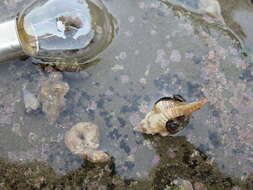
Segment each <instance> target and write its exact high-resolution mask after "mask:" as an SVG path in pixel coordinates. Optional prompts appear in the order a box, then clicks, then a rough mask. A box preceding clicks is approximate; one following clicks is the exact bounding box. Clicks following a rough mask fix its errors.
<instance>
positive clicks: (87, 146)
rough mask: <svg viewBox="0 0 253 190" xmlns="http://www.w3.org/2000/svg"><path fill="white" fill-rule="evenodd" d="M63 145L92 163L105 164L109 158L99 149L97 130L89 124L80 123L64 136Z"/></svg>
mask: <svg viewBox="0 0 253 190" xmlns="http://www.w3.org/2000/svg"><path fill="white" fill-rule="evenodd" d="M65 144H66V146H67V147H68V148H69V150H70V151H71V152H72V153H74V154H77V155H79V156H81V157H83V158H85V159H87V160H89V161H91V162H93V163H98V162H107V161H109V160H110V157H109V156H108V155H107V154H106V153H105V152H103V151H101V150H97V148H98V147H99V129H98V127H97V126H96V125H95V124H93V123H89V122H81V123H78V124H76V125H75V126H74V127H72V128H71V129H70V130H69V131H68V132H67V133H66V134H65Z"/></svg>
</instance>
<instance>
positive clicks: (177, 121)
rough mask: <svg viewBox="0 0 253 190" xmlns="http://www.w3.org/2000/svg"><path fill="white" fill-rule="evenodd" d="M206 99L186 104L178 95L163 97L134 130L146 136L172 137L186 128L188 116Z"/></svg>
mask: <svg viewBox="0 0 253 190" xmlns="http://www.w3.org/2000/svg"><path fill="white" fill-rule="evenodd" d="M207 101H208V100H207V99H206V98H205V99H203V100H200V101H196V102H192V103H186V102H185V100H184V98H183V97H182V96H180V95H173V97H163V98H161V99H159V100H158V101H157V102H155V104H154V106H153V108H152V110H151V111H150V112H149V113H148V114H147V115H146V117H145V118H144V119H143V120H142V121H141V122H140V124H139V125H137V126H136V127H135V128H134V129H135V130H136V131H139V132H142V133H146V134H152V135H154V134H160V135H162V136H167V135H169V134H170V135H173V134H176V133H177V132H179V131H180V130H182V129H183V128H185V127H186V125H187V124H188V123H189V119H190V115H191V114H192V113H193V112H194V111H196V110H198V109H200V108H201V107H203V106H204V105H205V104H206V103H207Z"/></svg>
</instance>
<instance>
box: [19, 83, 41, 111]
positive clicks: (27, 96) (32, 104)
mask: <svg viewBox="0 0 253 190" xmlns="http://www.w3.org/2000/svg"><path fill="white" fill-rule="evenodd" d="M22 91H23V98H24V104H25V109H26V112H30V111H32V110H37V109H38V108H39V106H40V103H39V101H38V99H37V98H36V97H35V95H34V94H32V93H31V92H30V91H28V90H27V89H26V88H25V87H23V89H22Z"/></svg>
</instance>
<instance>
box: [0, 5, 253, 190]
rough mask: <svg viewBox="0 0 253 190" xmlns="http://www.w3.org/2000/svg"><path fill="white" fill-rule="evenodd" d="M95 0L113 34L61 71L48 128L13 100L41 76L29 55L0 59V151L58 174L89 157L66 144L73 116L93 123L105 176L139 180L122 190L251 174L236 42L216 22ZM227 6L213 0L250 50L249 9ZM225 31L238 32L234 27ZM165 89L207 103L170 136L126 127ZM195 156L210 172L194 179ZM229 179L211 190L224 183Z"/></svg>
mask: <svg viewBox="0 0 253 190" xmlns="http://www.w3.org/2000/svg"><path fill="white" fill-rule="evenodd" d="M27 1H28V0H27ZM27 1H26V2H27ZM6 2H7V3H6ZM104 2H105V4H106V6H107V8H108V9H109V10H110V12H111V13H112V14H113V16H114V17H115V18H116V19H117V21H118V24H119V32H118V35H117V36H116V37H115V39H114V40H113V42H112V44H111V45H110V46H109V47H108V48H107V49H106V50H105V51H104V52H103V53H102V54H100V55H99V56H98V57H99V58H101V61H100V62H99V63H97V64H95V65H92V66H91V67H88V68H87V69H86V70H83V71H81V72H76V73H74V72H65V73H63V80H64V81H66V82H68V83H69V86H70V91H69V92H68V94H67V95H66V99H67V105H66V109H65V111H64V112H63V113H61V115H60V118H58V120H57V122H56V123H55V124H53V125H50V124H49V122H48V121H47V119H46V117H45V115H44V114H43V113H42V111H41V109H39V110H37V111H35V112H31V113H26V112H25V107H24V103H23V97H22V88H23V86H24V85H26V87H27V89H28V90H30V91H31V92H32V93H34V94H36V93H38V90H39V89H38V88H39V84H41V81H42V80H43V79H45V78H47V76H48V73H47V72H46V71H43V70H42V69H41V68H40V67H39V66H36V65H33V64H32V60H31V59H27V60H24V61H13V62H9V63H5V64H2V65H0V68H1V69H0V73H1V74H0V76H1V80H0V84H1V88H0V104H1V106H0V109H1V114H0V152H1V157H2V158H5V159H7V160H9V161H11V162H13V161H18V162H20V163H29V162H32V161H34V160H38V161H41V162H45V163H46V164H47V165H48V166H50V167H52V168H53V169H54V171H55V172H56V173H57V174H64V175H65V174H67V173H68V172H70V171H73V170H74V169H77V168H79V167H80V166H81V164H83V163H84V165H85V164H88V163H87V162H86V161H83V160H82V159H81V158H79V157H78V156H75V155H73V154H72V153H71V152H70V151H69V150H68V149H67V148H66V147H65V145H64V140H63V139H64V134H65V132H66V131H67V130H69V129H70V128H71V127H72V126H73V125H74V124H76V123H78V122H81V121H91V122H94V123H95V124H97V125H98V126H99V128H100V131H101V149H102V150H104V151H106V152H108V153H109V154H110V155H111V156H112V157H113V158H114V164H115V173H114V174H115V175H117V176H119V177H120V178H124V179H128V180H130V179H131V180H136V181H138V182H140V184H139V185H140V186H138V183H137V185H136V187H134V185H133V187H130V186H129V187H128V189H135V188H137V189H141V188H143V189H144V188H145V187H146V186H145V182H146V181H148V183H151V185H153V186H154V189H165V187H166V185H168V188H169V185H170V184H169V181H170V182H171V181H172V182H173V180H174V179H178V178H180V179H185V180H188V181H190V182H191V183H195V182H201V183H203V184H205V185H206V186H207V187H208V189H209V188H210V189H212V188H213V189H215V187H214V186H215V183H216V184H218V185H219V184H223V182H220V181H219V179H220V180H221V179H223V178H224V179H226V177H227V176H229V177H231V178H232V179H233V180H235V178H239V179H240V180H242V181H244V180H245V179H246V178H247V176H249V174H250V173H252V172H253V160H252V156H253V155H252V151H253V142H252V138H251V136H252V134H253V118H252V113H253V87H252V83H253V70H252V69H253V67H252V64H251V59H250V56H246V57H245V56H244V55H242V53H241V50H240V49H239V48H238V47H240V46H239V45H238V40H236V39H235V38H234V36H231V35H230V32H228V31H227V30H224V28H222V27H221V26H220V25H215V24H210V23H208V22H206V20H203V19H202V18H201V16H196V15H193V14H192V13H189V12H185V11H184V10H183V9H182V10H181V9H180V8H179V7H177V8H174V7H173V6H170V5H168V4H164V3H161V2H160V1H157V0H146V1H141V0H139V1H135V0H128V1H116V0H107V1H104ZM179 2H180V1H179ZM236 2H240V3H237V4H235V5H234V6H235V7H238V9H236V8H235V9H234V8H233V9H232V8H230V7H229V6H228V8H226V6H227V5H226V3H225V1H221V2H220V5H221V8H222V10H225V13H226V14H225V15H224V20H225V22H226V23H227V25H228V26H229V27H230V28H231V29H232V30H233V23H234V22H235V21H236V18H237V19H239V20H243V21H242V22H240V23H239V24H240V25H241V31H243V32H244V33H245V34H246V35H245V37H242V40H243V41H244V42H245V45H246V46H247V47H248V48H249V49H250V48H251V46H250V44H252V43H250V34H251V33H252V32H253V30H251V28H250V27H251V26H250V25H249V24H247V23H249V22H250V21H251V20H250V17H249V16H248V14H250V13H248V7H249V6H246V7H245V8H243V7H244V4H245V3H246V1H236ZM4 3H6V4H4ZM21 3H22V2H21ZM248 3H249V2H248ZM191 6H192V5H191ZM3 7H5V8H6V7H8V8H7V9H3ZM15 7H16V6H15V3H13V1H3V2H1V12H2V11H3V13H6V15H7V12H9V11H10V10H12V11H13V12H15ZM19 7H22V6H21V5H18V8H19ZM122 7H124V9H123V8H122ZM239 7H240V8H239ZM237 10H238V11H237ZM231 12H234V13H233V14H232V13H231ZM230 13H231V14H230ZM6 15H4V14H3V18H2V19H1V20H5V18H7V17H8V16H6ZM230 15H233V16H230ZM236 15H237V16H236ZM241 18H245V19H241ZM234 19H235V20H234ZM230 22H231V23H232V24H230ZM244 22H245V23H244ZM234 31H235V33H237V35H238V36H241V34H240V32H241V31H240V32H238V31H237V30H234ZM248 55H250V54H248ZM172 94H180V95H182V96H183V97H184V98H185V99H186V100H187V101H189V102H190V101H194V100H198V99H201V98H203V97H207V98H208V99H209V101H210V103H209V104H208V105H207V106H205V107H204V108H203V109H201V111H198V112H196V113H194V114H193V117H192V118H191V121H190V124H189V126H188V127H187V128H186V129H185V130H183V131H182V132H180V133H179V134H178V136H176V137H164V138H160V137H150V136H143V135H142V134H140V133H136V132H134V131H133V127H134V126H135V125H136V124H137V123H138V122H139V121H140V120H141V119H142V118H143V117H144V116H145V113H146V112H148V111H149V110H150V109H151V107H152V104H153V103H154V102H155V101H156V100H157V99H159V98H160V97H163V96H168V95H172ZM182 147H186V148H182ZM199 151H200V152H199ZM196 152H197V153H196ZM202 153H203V154H205V155H207V156H208V158H209V159H208V160H209V161H208V162H210V163H212V164H211V166H212V167H213V168H214V169H211V171H212V172H211V174H210V175H207V177H203V178H201V177H199V175H203V171H202V170H203V168H205V167H206V165H205V164H206V160H205V159H202V157H201V156H199V155H202ZM174 154H175V156H172V155H174ZM194 156H196V160H198V159H199V157H200V158H201V159H199V160H200V161H199V160H198V161H196V162H197V164H196V165H197V166H196V167H193V166H192V164H191V163H190V161H189V160H191V158H192V157H193V158H194ZM185 157H187V159H185ZM188 157H189V158H188ZM173 159H174V160H173ZM180 166H182V168H181V167H180ZM171 167H178V170H177V169H176V171H174V170H173V169H171ZM167 170H171V171H172V172H171V174H167V173H165V171H167ZM173 172H174V173H173ZM191 172H193V173H194V172H196V173H194V174H193V173H191ZM198 172H199V173H198ZM182 173H184V174H185V175H183V174H182ZM208 176H210V178H208ZM211 178H212V179H211ZM164 180H165V181H167V184H166V183H165V184H163V183H164V182H162V181H164ZM212 180H214V182H212ZM233 180H232V181H233ZM141 181H143V182H144V184H142V183H141ZM221 181H222V180H221ZM235 181H237V180H235ZM235 181H233V182H231V184H229V185H227V186H226V185H224V184H225V183H224V184H223V186H221V187H220V188H221V189H222V188H223V189H231V188H232V186H233V185H235V184H236V183H237V182H235ZM172 182H171V183H172ZM77 183H78V182H77ZM148 183H147V184H148ZM157 184H161V186H159V187H158V185H157ZM115 187H116V188H117V185H115ZM248 187H249V186H248ZM108 188H109V187H108ZM109 189H110V188H109ZM119 189H120V188H119ZM216 189H217V187H216Z"/></svg>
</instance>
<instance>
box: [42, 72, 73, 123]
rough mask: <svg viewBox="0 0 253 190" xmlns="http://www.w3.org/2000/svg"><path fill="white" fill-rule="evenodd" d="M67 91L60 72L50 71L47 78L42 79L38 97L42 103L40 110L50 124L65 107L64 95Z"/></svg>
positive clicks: (67, 86) (67, 88)
mask: <svg viewBox="0 0 253 190" xmlns="http://www.w3.org/2000/svg"><path fill="white" fill-rule="evenodd" d="M68 91H69V85H68V83H66V82H63V81H62V74H61V73H59V72H55V73H51V74H50V75H49V79H47V80H45V81H43V83H42V85H41V89H40V94H39V99H40V102H41V103H42V111H43V112H44V113H45V114H46V116H47V118H48V121H49V122H50V124H53V123H54V122H55V121H56V120H57V119H58V117H59V115H60V113H61V112H62V111H63V110H64V107H65V104H66V103H65V101H66V100H65V98H64V96H65V95H66V94H67V92H68Z"/></svg>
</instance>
